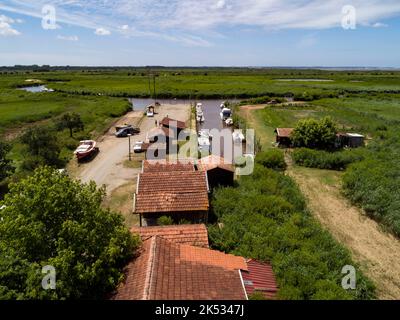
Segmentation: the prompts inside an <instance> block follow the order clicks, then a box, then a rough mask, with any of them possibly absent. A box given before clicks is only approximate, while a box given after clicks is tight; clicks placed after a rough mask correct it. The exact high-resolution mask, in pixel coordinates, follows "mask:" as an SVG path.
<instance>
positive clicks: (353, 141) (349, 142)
mask: <svg viewBox="0 0 400 320" xmlns="http://www.w3.org/2000/svg"><path fill="white" fill-rule="evenodd" d="M336 136H337V143H336V145H337V147H340V148H344V147H348V148H359V147H362V146H364V139H365V137H364V136H363V135H361V134H358V133H343V132H340V133H338V134H337V135H336Z"/></svg>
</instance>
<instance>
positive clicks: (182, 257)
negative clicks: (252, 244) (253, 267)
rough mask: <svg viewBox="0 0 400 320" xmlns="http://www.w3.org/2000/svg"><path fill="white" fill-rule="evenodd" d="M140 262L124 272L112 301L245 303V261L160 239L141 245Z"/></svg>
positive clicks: (137, 261)
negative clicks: (227, 301) (124, 277)
mask: <svg viewBox="0 0 400 320" xmlns="http://www.w3.org/2000/svg"><path fill="white" fill-rule="evenodd" d="M142 255H143V256H142V257H140V258H141V259H140V260H139V259H136V260H135V261H133V262H132V263H131V264H130V265H129V266H128V267H127V269H126V279H125V281H124V282H123V283H122V284H121V285H120V286H119V288H118V290H117V292H116V294H115V295H114V296H113V299H114V300H140V299H141V300H244V299H246V295H245V291H244V288H243V284H242V281H241V277H240V273H239V270H240V269H244V270H247V264H246V261H245V259H244V258H241V257H236V256H232V255H229V254H225V253H222V252H217V251H213V250H210V249H204V248H198V247H193V246H189V245H179V244H176V243H172V242H170V241H168V240H165V239H163V238H161V237H157V236H155V237H152V238H150V239H149V240H146V241H144V244H143V252H142Z"/></svg>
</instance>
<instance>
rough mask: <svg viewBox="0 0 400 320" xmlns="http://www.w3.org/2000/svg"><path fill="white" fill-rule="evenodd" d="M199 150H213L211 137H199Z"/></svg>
mask: <svg viewBox="0 0 400 320" xmlns="http://www.w3.org/2000/svg"><path fill="white" fill-rule="evenodd" d="M197 141H198V144H199V151H200V152H210V151H211V142H210V138H207V137H204V136H200V137H199V138H198V139H197Z"/></svg>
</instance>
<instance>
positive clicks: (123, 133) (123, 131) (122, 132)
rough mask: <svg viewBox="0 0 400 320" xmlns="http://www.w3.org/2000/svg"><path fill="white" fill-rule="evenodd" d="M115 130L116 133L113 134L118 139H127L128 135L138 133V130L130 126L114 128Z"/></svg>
mask: <svg viewBox="0 0 400 320" xmlns="http://www.w3.org/2000/svg"><path fill="white" fill-rule="evenodd" d="M116 129H117V132H116V133H115V136H116V137H118V138H124V137H127V136H128V134H131V135H134V134H138V133H140V129H139V128H135V127H132V126H127V127H120V128H116Z"/></svg>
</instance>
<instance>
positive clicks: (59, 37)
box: [57, 35, 79, 41]
mask: <svg viewBox="0 0 400 320" xmlns="http://www.w3.org/2000/svg"><path fill="white" fill-rule="evenodd" d="M57 39H59V40H65V41H79V37H78V36H62V35H58V36H57Z"/></svg>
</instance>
